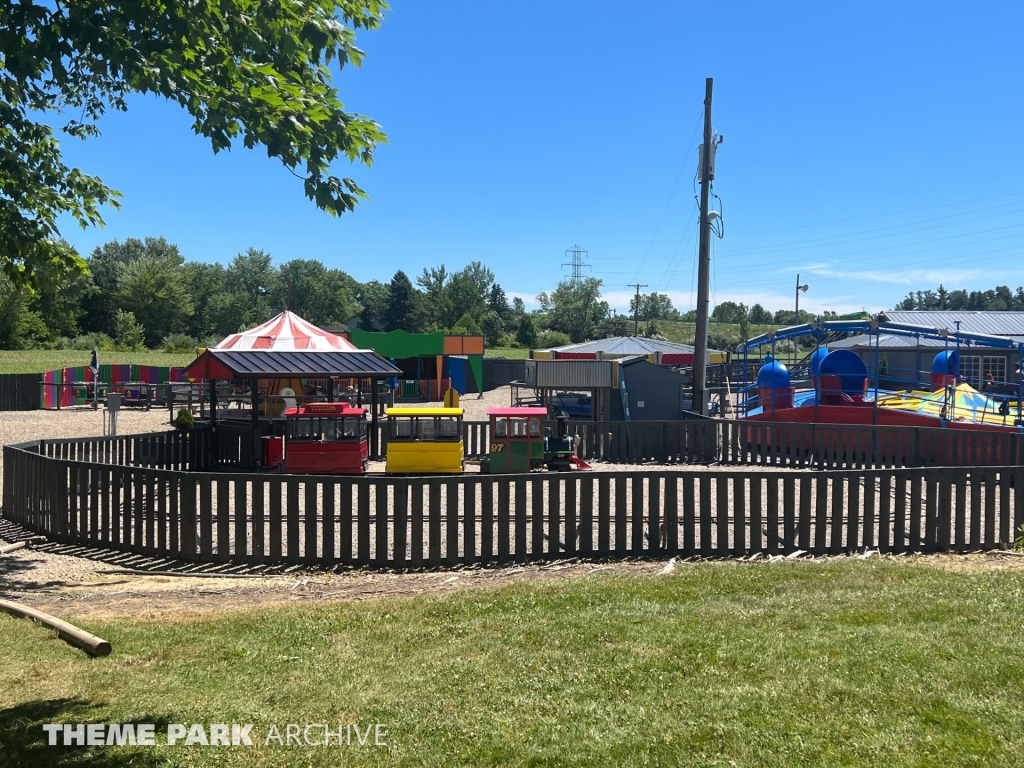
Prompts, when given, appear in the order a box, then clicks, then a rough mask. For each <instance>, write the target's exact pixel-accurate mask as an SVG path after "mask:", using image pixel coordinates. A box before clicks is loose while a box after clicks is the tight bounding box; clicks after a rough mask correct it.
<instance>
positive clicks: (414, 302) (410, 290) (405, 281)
mask: <svg viewBox="0 0 1024 768" xmlns="http://www.w3.org/2000/svg"><path fill="white" fill-rule="evenodd" d="M383 320H384V327H385V328H387V329H388V330H389V331H393V330H396V329H399V328H400V329H402V330H403V331H409V333H422V332H423V329H424V325H425V323H426V317H425V315H424V312H423V300H422V298H421V297H420V294H419V291H417V290H416V288H415V287H414V286H413V284H412V280H410V279H409V276H408V275H406V274H405V272H403V271H402V270H398V271H397V272H395V275H394V277H392V278H391V284H390V285H389V286H388V306H387V311H386V312H385V313H384V317H383Z"/></svg>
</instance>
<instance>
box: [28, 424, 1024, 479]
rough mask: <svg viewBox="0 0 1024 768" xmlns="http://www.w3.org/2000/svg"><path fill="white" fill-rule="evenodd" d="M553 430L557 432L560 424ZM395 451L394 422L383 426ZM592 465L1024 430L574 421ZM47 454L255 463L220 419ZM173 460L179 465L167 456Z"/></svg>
mask: <svg viewBox="0 0 1024 768" xmlns="http://www.w3.org/2000/svg"><path fill="white" fill-rule="evenodd" d="M464 427H465V431H464V440H463V442H464V446H465V449H464V451H465V456H466V457H467V458H479V457H482V456H485V455H487V452H488V450H489V446H490V439H491V434H490V423H489V422H486V421H479V422H477V421H470V422H465V424H464ZM550 427H551V428H552V429H554V424H553V423H551V424H550ZM378 429H379V430H380V440H379V442H378V445H380V446H381V448H380V451H379V454H378V455H376V456H373V457H371V458H374V459H383V458H384V456H385V455H386V452H387V424H386V423H385V424H381V425H378ZM569 433H570V434H572V435H574V436H578V437H579V444H578V446H577V449H576V450H577V454H578V455H579V456H580V457H581V458H582V459H584V460H585V461H592V460H600V461H611V462H622V463H642V462H657V463H659V464H708V463H713V462H719V463H721V464H733V465H744V466H778V467H798V468H818V469H882V468H904V467H906V468H912V467H934V466H1014V465H1018V464H1024V434H1021V433H1012V432H982V431H979V430H970V429H953V428H949V429H929V428H924V427H879V426H871V425H852V424H782V423H773V422H743V421H725V420H720V419H700V420H694V421H666V422H660V421H641V422H636V421H635V422H590V421H587V422H582V421H581V422H570V424H569ZM40 450H42V452H43V453H44V454H45V455H48V456H58V457H60V458H71V459H78V460H81V461H98V462H102V463H116V464H138V465H143V466H150V467H154V468H165V469H186V470H192V471H207V470H214V469H221V470H223V469H234V470H239V471H250V470H253V469H254V468H255V467H256V459H257V458H258V457H257V456H255V453H254V451H255V445H254V441H253V439H252V431H251V428H250V427H249V426H248V425H247V424H245V423H242V422H237V423H232V422H228V423H221V424H220V425H218V427H217V437H216V439H214V438H213V435H212V433H211V431H210V429H209V428H208V427H206V428H200V429H195V430H192V431H191V432H189V433H175V432H167V433H159V434H149V435H124V436H116V437H89V438H72V439H69V440H47V441H44V442H43V443H42V447H41V449H40ZM165 457H170V458H172V459H173V461H170V459H168V460H165Z"/></svg>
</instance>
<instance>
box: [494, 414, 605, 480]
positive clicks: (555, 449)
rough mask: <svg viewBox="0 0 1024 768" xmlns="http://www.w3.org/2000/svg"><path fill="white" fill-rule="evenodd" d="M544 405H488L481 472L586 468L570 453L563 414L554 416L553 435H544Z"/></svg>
mask: <svg viewBox="0 0 1024 768" xmlns="http://www.w3.org/2000/svg"><path fill="white" fill-rule="evenodd" d="M547 415H548V412H547V409H546V408H525V407H521V408H488V409H487V416H488V418H489V419H490V420H491V445H490V451H489V452H488V456H487V458H486V459H484V461H483V462H482V463H481V466H480V470H481V472H485V473H494V474H515V473H521V472H531V471H533V470H535V469H543V468H545V467H546V468H547V469H552V470H558V471H567V470H571V469H572V468H573V467H575V468H577V469H589V468H590V466H589V465H588V464H587V463H586V462H584V461H582V460H581V459H579V458H578V457H577V456H576V455H575V454H574V452H573V441H572V438H571V437H569V436H568V435H567V434H566V429H565V421H566V420H567V418H568V417H567V416H566V415H565V414H564V413H560V414H558V416H560V417H561V418H560V419H559V418H558V417H557V416H556V421H558V425H559V429H558V435H557V436H550V435H545V434H544V419H545V418H547Z"/></svg>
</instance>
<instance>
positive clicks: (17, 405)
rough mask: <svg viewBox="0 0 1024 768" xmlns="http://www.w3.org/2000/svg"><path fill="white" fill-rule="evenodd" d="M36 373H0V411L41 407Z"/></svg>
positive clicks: (31, 409)
mask: <svg viewBox="0 0 1024 768" xmlns="http://www.w3.org/2000/svg"><path fill="white" fill-rule="evenodd" d="M39 378H40V377H39V374H38V373H3V374H0V411H35V410H38V409H39V408H41V407H42V401H41V399H40V393H41V392H42V389H41V387H40V384H39Z"/></svg>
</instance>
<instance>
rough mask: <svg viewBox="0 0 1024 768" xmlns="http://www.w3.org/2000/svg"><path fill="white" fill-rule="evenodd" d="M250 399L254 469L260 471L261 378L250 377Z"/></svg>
mask: <svg viewBox="0 0 1024 768" xmlns="http://www.w3.org/2000/svg"><path fill="white" fill-rule="evenodd" d="M249 399H250V402H251V403H252V416H251V424H252V469H253V471H255V472H259V471H260V462H261V458H260V380H259V379H249Z"/></svg>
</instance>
